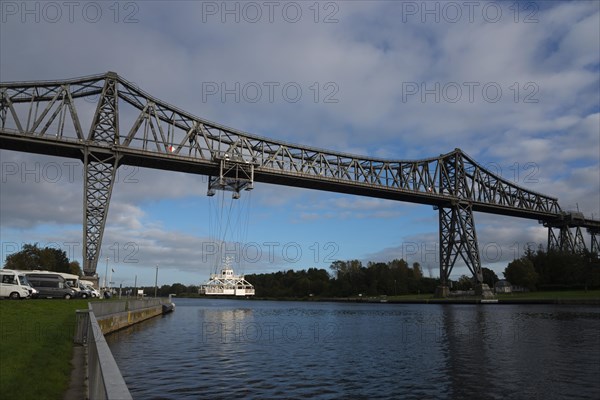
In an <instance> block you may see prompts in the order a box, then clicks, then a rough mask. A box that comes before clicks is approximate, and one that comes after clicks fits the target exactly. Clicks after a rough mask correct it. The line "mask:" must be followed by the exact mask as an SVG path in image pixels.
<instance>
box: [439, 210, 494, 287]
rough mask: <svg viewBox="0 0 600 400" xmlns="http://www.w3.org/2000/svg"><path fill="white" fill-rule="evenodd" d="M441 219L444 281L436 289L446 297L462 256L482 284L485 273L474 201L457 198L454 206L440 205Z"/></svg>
mask: <svg viewBox="0 0 600 400" xmlns="http://www.w3.org/2000/svg"><path fill="white" fill-rule="evenodd" d="M439 219H440V228H439V229H440V231H439V235H440V280H441V285H440V287H438V289H437V290H436V295H437V296H440V297H445V296H447V295H448V293H449V289H448V281H449V279H450V273H451V272H452V269H453V268H454V264H455V263H456V260H457V259H458V256H460V257H461V258H462V259H463V261H464V262H465V264H466V265H467V267H468V268H469V270H470V271H471V273H472V274H473V277H474V278H475V279H476V280H477V282H478V284H479V285H481V284H482V283H483V273H482V271H481V260H480V258H479V247H478V244H477V233H476V231H475V220H474V218H473V206H472V204H470V203H467V202H453V203H452V204H451V205H450V207H439ZM486 286H487V285H486ZM488 289H489V288H488Z"/></svg>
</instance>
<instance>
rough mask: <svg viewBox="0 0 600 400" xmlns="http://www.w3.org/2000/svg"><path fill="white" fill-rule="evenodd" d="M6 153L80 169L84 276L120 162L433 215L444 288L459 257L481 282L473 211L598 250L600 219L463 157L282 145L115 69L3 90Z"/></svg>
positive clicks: (559, 242) (243, 186)
mask: <svg viewBox="0 0 600 400" xmlns="http://www.w3.org/2000/svg"><path fill="white" fill-rule="evenodd" d="M84 127H85V129H84ZM88 127H89V129H88ZM0 148H3V149H9V150H16V151H24V152H31V153H39V154H47V155H56V156H62V157H70V158H77V159H80V160H81V161H82V162H83V165H84V186H85V187H84V210H83V211H84V223H83V242H84V244H83V259H84V268H83V269H84V272H85V274H86V275H92V274H94V273H95V272H96V267H97V263H98V256H99V250H100V246H101V243H102V236H103V232H104V226H105V223H106V217H107V213H108V207H109V203H110V197H111V193H112V188H113V186H114V182H115V174H116V171H117V169H118V167H119V166H120V165H132V166H141V167H148V168H157V169H164V170H173V171H181V172H187V173H194V174H202V175H208V176H209V177H210V178H209V187H208V194H209V195H210V194H214V191H215V190H216V189H218V190H230V191H232V192H233V195H234V196H235V197H238V196H239V192H240V190H250V189H252V188H253V183H254V182H255V181H258V182H266V183H273V184H279V185H286V186H296V187H304V188H311V189H318V190H325V191H331V192H339V193H349V194H355V195H362V196H369V197H376V198H382V199H389V200H397V201H406V202H412V203H420V204H427V205H431V206H434V207H435V208H437V209H438V210H439V220H440V231H439V235H440V236H439V237H440V240H439V244H440V246H439V247H440V277H441V280H442V284H445V283H446V282H447V280H448V278H449V276H450V273H451V271H452V268H453V267H454V265H455V263H456V261H457V260H458V258H459V257H460V258H461V259H462V260H463V261H464V262H465V263H466V265H467V266H468V268H469V269H470V270H471V272H472V274H473V276H474V277H475V278H476V280H477V281H478V282H481V281H482V274H481V261H480V258H479V251H478V244H477V235H476V230H475V222H474V218H473V213H474V212H485V213H493V214H500V215H508V216H514V217H521V218H528V219H534V220H538V221H540V222H542V223H544V224H545V226H547V227H548V229H549V247H552V246H553V247H559V248H561V249H564V250H568V251H579V250H580V249H581V245H582V243H583V240H582V236H581V235H582V233H581V229H582V228H587V231H588V232H589V233H590V234H591V235H592V241H591V243H592V250H594V249H595V250H596V251H597V249H598V240H597V234H598V232H599V231H600V221H597V220H593V219H586V218H584V217H583V216H577V217H576V218H575V217H573V215H572V213H565V212H563V211H562V210H561V208H560V206H559V204H558V201H557V199H556V198H554V197H550V196H547V195H544V194H541V193H537V192H534V191H531V190H528V189H526V188H523V187H520V186H518V185H515V184H514V183H512V182H509V181H507V180H505V179H503V178H502V177H499V176H497V175H495V174H494V173H492V172H490V171H488V170H487V169H485V168H483V167H482V166H481V165H479V164H478V163H477V162H476V161H475V160H474V159H473V158H471V157H470V156H468V155H467V154H465V153H464V152H462V151H461V150H460V149H455V150H453V151H451V152H449V153H447V154H442V155H440V156H438V157H432V158H427V159H421V160H412V161H405V160H386V159H379V158H372V157H362V156H356V155H351V154H345V153H341V152H333V151H327V150H322V149H317V148H313V147H309V146H302V145H295V144H289V143H284V142H281V141H275V140H271V139H267V138H263V137H259V136H256V135H251V134H248V133H245V132H241V131H238V130H235V129H231V128H228V127H225V126H223V125H220V124H217V123H214V122H210V121H207V120H205V119H202V118H199V117H196V116H194V115H192V114H190V113H188V112H185V111H183V110H180V109H178V108H177V107H174V106H172V105H170V104H168V103H166V102H164V101H161V100H159V99H157V98H155V97H152V96H150V95H149V94H147V93H146V92H144V91H143V90H141V89H139V88H138V87H137V86H136V85H134V84H132V83H131V82H128V81H127V80H125V79H123V78H122V77H120V76H118V75H117V74H116V73H114V72H108V73H106V74H103V75H94V76H88V77H83V78H76V79H68V80H61V81H34V82H6V83H0ZM557 227H558V228H559V229H560V233H559V235H558V236H557V235H556V234H555V233H554V231H553V229H555V228H557ZM572 227H574V228H576V229H577V232H576V234H575V236H574V237H573V235H572V234H571V231H570V229H571V228H572ZM583 246H585V244H584V243H583Z"/></svg>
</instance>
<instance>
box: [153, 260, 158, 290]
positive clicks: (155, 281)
mask: <svg viewBox="0 0 600 400" xmlns="http://www.w3.org/2000/svg"><path fill="white" fill-rule="evenodd" d="M157 290H158V264H156V277H155V278H154V297H156V292H157Z"/></svg>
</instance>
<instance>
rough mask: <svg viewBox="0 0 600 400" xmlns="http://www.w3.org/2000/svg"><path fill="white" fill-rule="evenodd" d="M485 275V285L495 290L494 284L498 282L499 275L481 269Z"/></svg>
mask: <svg viewBox="0 0 600 400" xmlns="http://www.w3.org/2000/svg"><path fill="white" fill-rule="evenodd" d="M481 272H482V274H483V283H486V284H487V285H488V286H489V287H491V288H493V287H494V284H495V283H496V282H498V275H496V273H495V272H494V271H492V270H491V269H489V268H485V267H483V268H482V269H481Z"/></svg>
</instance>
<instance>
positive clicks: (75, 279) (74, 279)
mask: <svg viewBox="0 0 600 400" xmlns="http://www.w3.org/2000/svg"><path fill="white" fill-rule="evenodd" d="M57 274H59V275H60V276H62V277H63V278H65V281H66V283H67V285H69V287H70V288H71V289H73V290H74V291H75V292H76V293H75V296H76V297H81V298H82V299H87V298H88V297H92V292H91V291H90V290H89V289H87V288H86V287H85V286H83V285H82V284H81V281H80V280H79V275H75V274H67V273H65V272H57Z"/></svg>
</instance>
